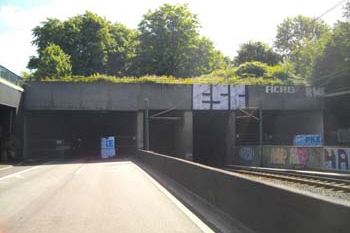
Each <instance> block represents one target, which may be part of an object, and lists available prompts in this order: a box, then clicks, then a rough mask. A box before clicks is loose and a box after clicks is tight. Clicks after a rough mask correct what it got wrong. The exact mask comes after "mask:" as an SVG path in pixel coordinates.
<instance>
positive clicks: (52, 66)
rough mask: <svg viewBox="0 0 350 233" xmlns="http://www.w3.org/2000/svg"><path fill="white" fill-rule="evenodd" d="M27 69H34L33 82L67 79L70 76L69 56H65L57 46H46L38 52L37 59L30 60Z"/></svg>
mask: <svg viewBox="0 0 350 233" xmlns="http://www.w3.org/2000/svg"><path fill="white" fill-rule="evenodd" d="M28 68H30V69H35V70H36V71H35V72H34V74H33V77H34V79H35V80H41V79H43V78H45V77H56V78H61V77H67V76H70V75H71V74H72V66H71V64H70V56H69V55H67V54H65V53H64V52H63V51H62V49H61V48H60V47H59V46H58V45H54V44H53V45H48V46H47V47H46V48H45V49H43V51H41V52H40V54H39V57H38V58H31V60H30V62H29V64H28Z"/></svg>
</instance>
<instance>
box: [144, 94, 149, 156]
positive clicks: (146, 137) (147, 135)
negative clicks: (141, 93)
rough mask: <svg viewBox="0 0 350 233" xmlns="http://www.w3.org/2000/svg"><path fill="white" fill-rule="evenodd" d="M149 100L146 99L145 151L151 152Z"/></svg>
mask: <svg viewBox="0 0 350 233" xmlns="http://www.w3.org/2000/svg"><path fill="white" fill-rule="evenodd" d="M148 109H149V100H148V99H147V98H145V146H144V149H145V150H149V110H148Z"/></svg>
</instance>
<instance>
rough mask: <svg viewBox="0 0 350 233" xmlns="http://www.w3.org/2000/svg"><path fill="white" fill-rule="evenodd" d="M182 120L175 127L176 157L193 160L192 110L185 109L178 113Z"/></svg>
mask: <svg viewBox="0 0 350 233" xmlns="http://www.w3.org/2000/svg"><path fill="white" fill-rule="evenodd" d="M177 115H178V116H179V117H180V120H179V121H177V124H176V126H175V127H176V128H175V152H176V157H178V158H182V159H187V160H190V161H192V160H193V115H192V111H184V112H180V113H178V114H177Z"/></svg>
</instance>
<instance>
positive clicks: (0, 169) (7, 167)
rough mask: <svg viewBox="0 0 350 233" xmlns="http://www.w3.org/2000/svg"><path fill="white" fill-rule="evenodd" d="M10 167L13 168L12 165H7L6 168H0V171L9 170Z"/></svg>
mask: <svg viewBox="0 0 350 233" xmlns="http://www.w3.org/2000/svg"><path fill="white" fill-rule="evenodd" d="M11 167H13V166H12V165H8V166H6V167H3V168H0V171H2V170H6V169H9V168H11Z"/></svg>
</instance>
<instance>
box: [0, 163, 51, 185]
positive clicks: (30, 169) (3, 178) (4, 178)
mask: <svg viewBox="0 0 350 233" xmlns="http://www.w3.org/2000/svg"><path fill="white" fill-rule="evenodd" d="M54 162H55V161H50V162H47V163H44V164H41V165H38V166H35V167H31V168H28V169H26V170H23V171H20V172H16V173H13V174H10V175H7V176H3V177H1V178H0V181H1V180H6V179H8V178H11V177H14V176H17V175H20V174H23V173H25V172H29V171H32V170H35V169H38V168H40V167H42V166H44V165H48V164H52V163H54Z"/></svg>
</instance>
